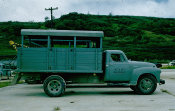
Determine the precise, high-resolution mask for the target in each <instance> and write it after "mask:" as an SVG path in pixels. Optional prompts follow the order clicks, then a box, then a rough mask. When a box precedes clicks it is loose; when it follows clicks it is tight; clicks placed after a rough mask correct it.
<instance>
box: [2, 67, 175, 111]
mask: <svg viewBox="0 0 175 111" xmlns="http://www.w3.org/2000/svg"><path fill="white" fill-rule="evenodd" d="M161 78H163V79H165V80H166V84H165V85H161V86H158V88H157V90H156V91H155V93H154V94H152V95H137V94H134V93H133V91H132V90H131V89H129V88H68V89H66V93H65V95H64V96H62V97H56V98H55V97H54V98H51V97H48V96H47V95H45V93H44V91H43V88H42V85H28V84H18V85H14V86H8V87H4V88H0V111H175V70H163V72H162V75H161Z"/></svg>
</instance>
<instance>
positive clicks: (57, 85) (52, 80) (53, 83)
mask: <svg viewBox="0 0 175 111" xmlns="http://www.w3.org/2000/svg"><path fill="white" fill-rule="evenodd" d="M43 87H44V92H45V93H46V94H47V95H48V96H50V97H58V96H61V95H62V94H63V93H64V92H65V88H66V83H65V81H64V79H63V78H62V77H60V76H58V75H52V76H49V77H48V78H46V79H45V81H44V84H43Z"/></svg>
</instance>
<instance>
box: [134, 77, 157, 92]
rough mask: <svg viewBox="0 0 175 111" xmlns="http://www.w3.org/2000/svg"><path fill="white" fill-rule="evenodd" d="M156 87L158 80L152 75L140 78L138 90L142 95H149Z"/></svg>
mask: <svg viewBox="0 0 175 111" xmlns="http://www.w3.org/2000/svg"><path fill="white" fill-rule="evenodd" d="M156 88H157V80H156V79H155V78H154V77H153V76H151V75H146V76H143V77H141V78H140V79H139V81H138V84H137V86H136V92H137V93H139V94H142V95H149V94H152V93H153V92H154V91H155V90H156Z"/></svg>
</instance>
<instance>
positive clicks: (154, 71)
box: [129, 67, 161, 85]
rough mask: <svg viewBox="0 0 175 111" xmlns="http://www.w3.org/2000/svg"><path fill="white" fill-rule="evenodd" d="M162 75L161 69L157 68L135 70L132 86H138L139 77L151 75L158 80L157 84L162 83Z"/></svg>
mask: <svg viewBox="0 0 175 111" xmlns="http://www.w3.org/2000/svg"><path fill="white" fill-rule="evenodd" d="M160 73H161V70H160V69H159V68H155V67H142V68H137V69H134V70H133V73H132V75H131V80H130V82H129V83H130V85H137V81H138V79H139V77H140V76H141V75H143V74H151V75H153V76H154V77H155V78H156V79H157V82H158V83H160Z"/></svg>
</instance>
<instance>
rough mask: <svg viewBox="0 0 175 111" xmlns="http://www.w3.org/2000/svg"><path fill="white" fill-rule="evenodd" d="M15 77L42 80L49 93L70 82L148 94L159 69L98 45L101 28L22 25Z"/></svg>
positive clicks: (59, 92) (53, 94)
mask: <svg viewBox="0 0 175 111" xmlns="http://www.w3.org/2000/svg"><path fill="white" fill-rule="evenodd" d="M21 35H22V45H21V47H18V49H17V50H18V52H17V70H16V71H17V72H18V74H17V75H16V77H15V81H18V80H19V78H20V77H21V76H24V77H26V78H35V79H36V80H39V81H41V82H42V83H43V88H44V91H45V93H46V94H47V95H48V96H51V97H57V96H61V95H62V94H64V92H65V89H66V87H69V86H70V85H73V84H79V85H84V84H86V85H87V84H89V85H92V86H93V85H96V86H102V87H103V86H104V87H118V86H128V87H130V88H131V89H132V90H134V91H135V92H136V93H138V94H143V95H147V94H152V93H153V92H154V91H155V90H156V88H157V83H159V84H164V83H165V81H164V80H161V79H160V73H161V70H160V69H159V68H157V67H156V65H154V64H152V63H146V62H137V61H130V60H128V58H127V57H126V55H125V54H124V52H123V51H120V50H105V51H103V48H102V41H103V36H104V34H103V32H102V31H75V30H40V29H22V30H21Z"/></svg>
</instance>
